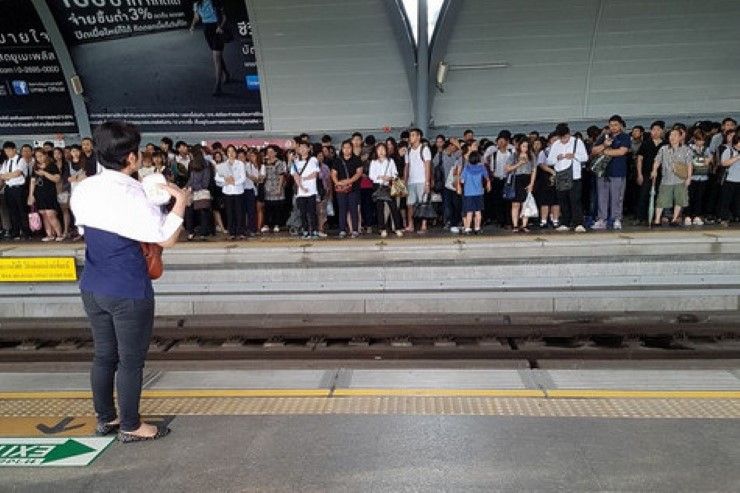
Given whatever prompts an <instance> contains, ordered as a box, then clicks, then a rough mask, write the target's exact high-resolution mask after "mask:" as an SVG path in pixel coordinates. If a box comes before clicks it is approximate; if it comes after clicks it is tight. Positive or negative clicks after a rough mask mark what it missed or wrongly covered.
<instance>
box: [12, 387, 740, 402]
mask: <svg viewBox="0 0 740 493" xmlns="http://www.w3.org/2000/svg"><path fill="white" fill-rule="evenodd" d="M329 395H330V391H329V390H328V389H183V390H145V391H143V393H142V398H144V399H162V398H170V399H178V398H182V399H185V398H199V397H202V398H208V397H212V398H229V397H244V398H248V397H329ZM332 395H333V396H334V397H383V396H388V397H391V396H407V397H412V396H416V397H539V398H543V397H547V398H551V399H740V391H732V390H604V389H589V390H568V389H554V390H544V391H543V390H537V389H377V388H366V389H336V390H335V391H334V393H333V394H332ZM90 398H92V393H91V392H90V391H85V390H72V391H66V390H64V391H42V392H35V391H25V392H0V400H44V399H90Z"/></svg>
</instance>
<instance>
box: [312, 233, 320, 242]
mask: <svg viewBox="0 0 740 493" xmlns="http://www.w3.org/2000/svg"><path fill="white" fill-rule="evenodd" d="M319 238H320V236H319V232H318V231H314V232H313V233H311V239H312V240H318V239H319Z"/></svg>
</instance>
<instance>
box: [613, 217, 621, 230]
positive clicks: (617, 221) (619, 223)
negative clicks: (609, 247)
mask: <svg viewBox="0 0 740 493" xmlns="http://www.w3.org/2000/svg"><path fill="white" fill-rule="evenodd" d="M612 228H614V229H615V230H620V229H622V221H620V220H619V219H615V220H614V224H613V225H612Z"/></svg>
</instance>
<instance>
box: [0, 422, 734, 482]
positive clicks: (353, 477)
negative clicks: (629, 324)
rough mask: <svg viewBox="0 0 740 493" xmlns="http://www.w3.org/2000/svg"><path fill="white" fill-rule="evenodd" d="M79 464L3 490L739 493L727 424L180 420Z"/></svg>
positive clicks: (33, 472) (19, 473) (21, 476)
mask: <svg viewBox="0 0 740 493" xmlns="http://www.w3.org/2000/svg"><path fill="white" fill-rule="evenodd" d="M171 426H172V429H173V433H172V434H171V435H170V436H169V437H167V438H165V439H163V440H160V441H157V442H149V443H142V444H131V445H121V444H119V443H114V444H113V445H112V446H111V447H110V448H108V450H106V451H105V452H104V453H103V454H102V456H101V457H99V458H98V459H97V460H96V461H95V462H94V463H93V464H92V465H90V466H88V467H87V468H67V469H64V468H47V469H5V470H3V472H2V474H0V491H34V492H45V491H49V492H55V493H58V492H66V491H75V492H87V491H116V492H126V491H144V492H149V491H156V492H169V491H173V492H174V491H177V492H182V491H199V492H200V491H204V492H205V491H209V492H221V491H248V492H252V491H255V492H257V491H259V492H262V491H300V492H314V491H317V492H318V491H322V492H323V491H342V492H344V491H352V492H359V491H378V492H389V491H465V492H471V491H481V492H491V491H651V492H662V491H665V492H682V491H686V492H699V491H740V468H739V467H738V464H740V426H738V423H737V421H736V420H686V419H683V420H670V419H666V420H655V419H645V420H637V419H594V418H523V417H470V416H452V417H451V416H397V415H395V416H240V417H214V416H208V417H186V416H184V417H179V418H177V419H176V420H175V421H174V422H173V423H172V425H171Z"/></svg>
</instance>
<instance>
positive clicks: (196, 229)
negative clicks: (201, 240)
mask: <svg viewBox="0 0 740 493" xmlns="http://www.w3.org/2000/svg"><path fill="white" fill-rule="evenodd" d="M211 218H213V211H212V210H211V208H210V207H207V208H205V209H198V210H195V209H194V208H193V206H192V205H191V206H190V207H188V208H187V209H185V230H186V231H187V232H188V234H189V235H193V234H197V235H201V236H207V235H208V234H209V233H210V232H211Z"/></svg>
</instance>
